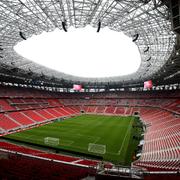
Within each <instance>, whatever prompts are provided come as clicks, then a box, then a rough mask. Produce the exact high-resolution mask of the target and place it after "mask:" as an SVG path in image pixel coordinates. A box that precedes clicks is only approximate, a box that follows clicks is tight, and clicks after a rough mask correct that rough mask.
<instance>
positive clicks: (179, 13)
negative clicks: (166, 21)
mask: <svg viewBox="0 0 180 180" xmlns="http://www.w3.org/2000/svg"><path fill="white" fill-rule="evenodd" d="M170 10H171V22H172V28H173V31H175V32H176V33H178V34H180V0H171V1H170Z"/></svg>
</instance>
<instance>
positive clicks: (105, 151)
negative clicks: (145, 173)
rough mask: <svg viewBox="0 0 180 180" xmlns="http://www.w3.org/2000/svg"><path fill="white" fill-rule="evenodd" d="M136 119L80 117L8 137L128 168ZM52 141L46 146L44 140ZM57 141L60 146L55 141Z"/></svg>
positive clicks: (132, 150) (95, 116) (133, 145)
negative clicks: (93, 157)
mask: <svg viewBox="0 0 180 180" xmlns="http://www.w3.org/2000/svg"><path fill="white" fill-rule="evenodd" d="M136 121H138V119H137V118H135V117H121V116H104V115H81V116H76V117H73V118H69V119H66V120H63V121H60V122H57V121H56V122H53V123H51V124H47V125H44V126H40V127H36V128H33V129H29V130H25V131H22V132H18V133H15V134H11V135H7V136H6V137H7V138H8V139H11V140H16V141H19V142H23V143H30V144H31V145H32V144H34V145H40V146H46V147H51V148H54V149H56V150H58V151H60V152H61V150H62V151H63V152H65V151H68V152H70V153H72V154H74V155H76V153H77V154H80V153H81V155H82V154H83V155H84V156H86V155H87V156H88V155H91V156H97V157H101V158H103V160H105V161H110V162H113V163H115V164H122V165H129V164H130V163H131V160H132V156H133V154H134V151H135V149H136V148H137V145H138V143H139V142H138V141H137V140H136V138H133V136H134V135H137V134H138V131H137V129H136V128H133V125H135V124H136ZM46 137H50V138H55V140H48V142H46V143H45V138H46ZM57 141H59V143H58V142H57Z"/></svg>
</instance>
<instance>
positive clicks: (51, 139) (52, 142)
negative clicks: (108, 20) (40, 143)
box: [44, 137, 59, 146]
mask: <svg viewBox="0 0 180 180" xmlns="http://www.w3.org/2000/svg"><path fill="white" fill-rule="evenodd" d="M44 144H47V145H51V146H57V145H59V138H54V137H45V138H44Z"/></svg>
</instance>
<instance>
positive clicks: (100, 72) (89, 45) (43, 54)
mask: <svg viewBox="0 0 180 180" xmlns="http://www.w3.org/2000/svg"><path fill="white" fill-rule="evenodd" d="M14 49H15V50H16V52H17V53H19V54H20V55H22V56H23V57H25V58H27V59H29V60H32V61H34V62H36V63H38V64H41V65H44V66H46V67H49V68H52V69H55V70H58V71H60V72H63V73H67V74H71V75H76V76H80V77H112V76H119V75H126V74H130V73H133V72H135V71H137V69H138V68H139V66H140V63H141V58H140V53H139V51H138V47H137V46H136V45H135V44H134V43H133V42H132V39H131V38H129V37H127V36H125V35H124V34H123V33H120V32H116V31H112V30H109V29H108V28H103V29H101V30H100V32H99V33H97V32H96V29H95V28H92V27H90V26H86V28H81V29H75V28H73V27H71V28H69V29H68V32H64V31H63V30H59V29H56V30H55V31H53V32H49V33H46V32H44V33H42V34H41V35H37V36H35V35H34V36H32V37H31V38H29V39H28V40H26V41H22V42H20V43H18V44H17V45H16V46H15V47H14Z"/></svg>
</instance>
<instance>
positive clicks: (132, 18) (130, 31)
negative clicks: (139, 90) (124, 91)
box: [0, 0, 179, 83]
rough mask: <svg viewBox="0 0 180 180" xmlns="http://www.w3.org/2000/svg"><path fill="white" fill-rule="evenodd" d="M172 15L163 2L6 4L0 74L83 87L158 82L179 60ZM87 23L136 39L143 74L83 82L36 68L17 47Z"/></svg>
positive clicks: (22, 0) (1, 17)
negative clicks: (31, 39)
mask: <svg viewBox="0 0 180 180" xmlns="http://www.w3.org/2000/svg"><path fill="white" fill-rule="evenodd" d="M169 14H170V13H169V10H168V7H167V6H166V4H164V3H163V2H162V1H160V0H83V1H82V0H76V1H74V0H73V1H63V0H62V1H61V0H13V1H11V0H1V1H0V64H1V70H0V73H1V75H3V76H4V77H5V76H6V77H8V76H9V75H11V76H12V75H13V76H14V77H21V79H24V80H27V79H30V78H34V79H38V78H41V79H44V80H45V79H49V80H51V81H52V80H56V81H57V82H58V81H59V82H62V81H70V82H80V83H93V82H94V83H107V82H108V83H122V82H123V83H128V82H132V83H139V82H140V83H142V82H143V81H145V80H148V79H156V76H157V74H160V73H159V72H162V69H163V68H164V67H165V66H166V64H167V63H168V62H169V61H170V60H171V64H173V63H174V62H175V61H173V63H172V56H173V55H174V54H173V53H174V46H175V43H176V36H175V34H174V32H173V31H172V30H171V22H170V20H169ZM86 25H91V26H92V27H94V28H96V29H97V30H100V29H101V28H103V27H109V29H111V30H115V31H118V32H120V31H122V32H124V34H126V35H127V36H129V37H132V41H133V42H134V43H136V45H137V46H138V48H139V52H140V54H141V59H142V60H141V65H140V68H139V70H138V71H137V72H136V73H133V74H131V75H125V76H116V77H110V78H109V77H108V78H82V77H76V76H72V75H69V74H64V73H63V72H57V71H54V70H52V69H48V68H45V67H43V66H41V65H38V64H35V63H34V62H32V61H30V60H28V59H25V58H24V57H22V56H20V55H18V54H17V53H16V52H15V51H14V49H13V47H14V46H15V45H16V44H17V43H18V42H20V41H23V40H26V39H28V38H30V37H31V36H32V35H34V34H36V35H38V34H41V33H42V32H44V31H46V32H51V31H53V30H55V29H56V28H59V30H64V31H68V28H69V27H70V26H74V27H75V28H82V27H85V26H86ZM96 29H95V31H96ZM67 33H68V32H67ZM99 33H101V32H99ZM176 55H177V54H176ZM178 68H179V66H178ZM173 70H174V68H173ZM165 71H166V70H165V69H164V72H165ZM176 73H177V74H179V70H178V69H177V68H176V70H175V71H174V72H172V70H171V72H170V74H167V77H165V78H167V79H171V78H172V77H174V76H176ZM171 76H172V77H171ZM163 77H164V76H163ZM163 80H166V79H163Z"/></svg>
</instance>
